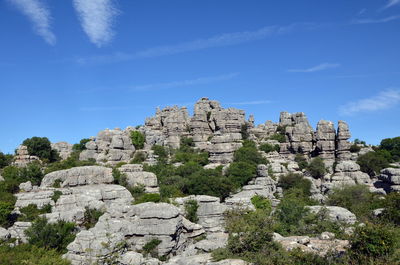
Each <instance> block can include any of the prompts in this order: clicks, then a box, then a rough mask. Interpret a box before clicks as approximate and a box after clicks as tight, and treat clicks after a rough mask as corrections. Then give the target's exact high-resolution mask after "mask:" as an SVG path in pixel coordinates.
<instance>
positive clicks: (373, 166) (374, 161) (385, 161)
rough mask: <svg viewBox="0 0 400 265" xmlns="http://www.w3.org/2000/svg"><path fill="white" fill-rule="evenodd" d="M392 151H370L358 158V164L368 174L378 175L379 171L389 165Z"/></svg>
mask: <svg viewBox="0 0 400 265" xmlns="http://www.w3.org/2000/svg"><path fill="white" fill-rule="evenodd" d="M389 161H390V153H389V152H388V151H385V150H378V151H376V152H368V153H366V154H363V155H360V156H359V157H358V158H357V164H359V165H360V168H361V171H362V172H364V173H367V174H368V175H370V176H371V177H372V176H376V175H377V174H379V172H380V171H381V170H382V169H384V168H386V167H389Z"/></svg>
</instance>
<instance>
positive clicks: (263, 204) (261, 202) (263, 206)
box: [251, 195, 272, 213]
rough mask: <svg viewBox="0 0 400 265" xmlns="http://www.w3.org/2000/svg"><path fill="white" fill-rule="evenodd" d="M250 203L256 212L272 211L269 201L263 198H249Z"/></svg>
mask: <svg viewBox="0 0 400 265" xmlns="http://www.w3.org/2000/svg"><path fill="white" fill-rule="evenodd" d="M251 203H252V204H253V205H254V207H255V208H256V209H258V210H264V211H265V212H266V213H270V212H271V211H272V204H271V201H270V200H269V199H268V198H265V197H263V196H260V195H256V196H254V197H253V198H251Z"/></svg>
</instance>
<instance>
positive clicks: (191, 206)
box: [185, 200, 199, 223]
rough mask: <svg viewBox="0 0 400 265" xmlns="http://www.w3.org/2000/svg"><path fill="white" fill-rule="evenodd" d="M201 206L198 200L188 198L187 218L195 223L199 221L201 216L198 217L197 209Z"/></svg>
mask: <svg viewBox="0 0 400 265" xmlns="http://www.w3.org/2000/svg"><path fill="white" fill-rule="evenodd" d="M198 208H199V204H198V203H197V201H196V200H188V201H186V202H185V211H186V215H185V217H186V219H188V220H189V221H191V222H193V223H197V222H198V221H199V218H198V217H197V209H198Z"/></svg>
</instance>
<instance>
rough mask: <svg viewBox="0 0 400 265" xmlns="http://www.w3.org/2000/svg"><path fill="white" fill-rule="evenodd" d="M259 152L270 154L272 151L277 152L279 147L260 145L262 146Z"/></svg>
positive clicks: (277, 145)
mask: <svg viewBox="0 0 400 265" xmlns="http://www.w3.org/2000/svg"><path fill="white" fill-rule="evenodd" d="M260 150H261V151H264V152H265V153H270V152H273V151H276V152H279V150H280V147H279V144H275V145H272V144H262V145H260Z"/></svg>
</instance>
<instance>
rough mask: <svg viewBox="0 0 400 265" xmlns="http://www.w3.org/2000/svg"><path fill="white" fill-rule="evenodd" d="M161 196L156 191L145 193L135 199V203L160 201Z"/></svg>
mask: <svg viewBox="0 0 400 265" xmlns="http://www.w3.org/2000/svg"><path fill="white" fill-rule="evenodd" d="M160 201H161V196H160V194H158V193H146V194H143V195H142V196H140V197H139V198H138V199H137V200H135V204H140V203H145V202H160Z"/></svg>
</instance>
